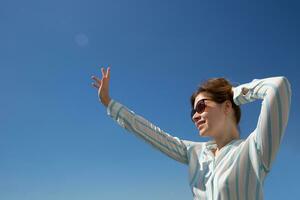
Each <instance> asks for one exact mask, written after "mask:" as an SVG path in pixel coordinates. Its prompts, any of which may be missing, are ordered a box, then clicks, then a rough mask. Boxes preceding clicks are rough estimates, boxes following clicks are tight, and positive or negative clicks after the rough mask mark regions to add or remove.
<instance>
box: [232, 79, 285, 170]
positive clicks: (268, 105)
mask: <svg viewBox="0 0 300 200" xmlns="http://www.w3.org/2000/svg"><path fill="white" fill-rule="evenodd" d="M233 92H234V97H233V98H234V102H235V103H236V104H237V105H241V104H244V103H248V102H252V101H254V100H256V99H262V100H263V101H262V105H261V111H260V114H259V118H258V122H257V126H256V129H255V131H254V132H253V134H255V135H254V136H253V139H254V140H255V144H256V148H257V152H258V153H259V156H260V157H261V161H262V164H263V167H264V170H265V172H269V170H270V167H271V164H272V162H273V160H274V159H275V156H276V153H277V151H278V149H279V145H280V143H281V140H282V137H283V134H284V131H285V128H286V126H287V122H288V117H289V110H290V104H291V86H290V83H289V81H288V80H287V78H285V77H283V76H279V77H270V78H264V79H254V80H253V81H252V82H250V83H246V84H242V85H239V86H238V87H235V88H234V89H233Z"/></svg>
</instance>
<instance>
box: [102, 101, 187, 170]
mask: <svg viewBox="0 0 300 200" xmlns="http://www.w3.org/2000/svg"><path fill="white" fill-rule="evenodd" d="M107 114H108V115H109V116H110V117H112V118H113V119H114V120H116V121H117V122H118V124H119V125H120V126H121V127H123V128H125V129H126V130H128V131H129V132H131V133H134V134H135V135H136V136H138V137H139V138H141V139H142V140H144V141H145V142H147V143H149V144H151V145H152V146H153V147H154V148H156V149H158V150H159V151H161V152H163V153H165V154H166V155H167V156H169V157H171V158H173V159H175V160H177V161H179V162H181V163H184V164H187V163H188V157H187V145H188V143H187V141H185V140H180V139H179V138H177V137H173V136H171V135H170V134H168V133H166V132H164V131H163V130H161V129H160V128H159V127H157V126H155V125H154V124H152V123H151V122H149V121H148V120H146V119H145V118H143V117H142V116H140V115H137V114H135V113H134V112H133V111H132V110H130V109H128V108H127V107H126V106H124V105H122V104H121V103H120V102H117V101H116V100H114V99H111V101H110V102H109V105H108V107H107Z"/></svg>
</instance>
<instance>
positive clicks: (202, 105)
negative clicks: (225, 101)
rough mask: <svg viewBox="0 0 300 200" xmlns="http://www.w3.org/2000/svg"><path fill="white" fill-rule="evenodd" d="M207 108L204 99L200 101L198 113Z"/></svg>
mask: <svg viewBox="0 0 300 200" xmlns="http://www.w3.org/2000/svg"><path fill="white" fill-rule="evenodd" d="M204 110H205V103H204V101H200V102H199V103H198V104H197V106H196V111H197V113H202V112H203V111H204Z"/></svg>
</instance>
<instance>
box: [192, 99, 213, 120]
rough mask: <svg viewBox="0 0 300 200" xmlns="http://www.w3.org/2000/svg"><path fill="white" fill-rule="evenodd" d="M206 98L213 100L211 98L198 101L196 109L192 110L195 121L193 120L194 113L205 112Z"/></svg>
mask: <svg viewBox="0 0 300 200" xmlns="http://www.w3.org/2000/svg"><path fill="white" fill-rule="evenodd" d="M205 100H211V99H201V100H200V101H198V103H197V105H196V109H192V111H191V118H192V121H194V120H193V116H194V114H195V113H196V112H197V113H199V114H201V113H203V112H204V110H205V107H206V105H205Z"/></svg>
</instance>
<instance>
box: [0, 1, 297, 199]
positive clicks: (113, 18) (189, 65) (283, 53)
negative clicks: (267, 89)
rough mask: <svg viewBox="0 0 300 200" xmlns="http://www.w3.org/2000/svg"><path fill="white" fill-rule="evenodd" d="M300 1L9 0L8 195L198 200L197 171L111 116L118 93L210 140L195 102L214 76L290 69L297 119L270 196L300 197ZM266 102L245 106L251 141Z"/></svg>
mask: <svg viewBox="0 0 300 200" xmlns="http://www.w3.org/2000/svg"><path fill="white" fill-rule="evenodd" d="M299 9H300V3H299V1H296V0H295V1H288V0H287V1H271V0H268V1H261V0H253V1H238V0H235V1H233V0H227V1H218V2H216V1H201V0H186V1H178V0H173V1H166V0H128V1H122V0H106V1H101V0H100V1H96V0H93V1H83V0H75V1H74V0H72V1H71V0H52V1H50V0H49V1H38V0H35V1H33V0H28V1H15V0H11V1H8V0H0V24H1V29H0V91H1V98H0V106H1V111H0V120H1V121H0V199H1V200H20V199H22V200H40V199H43V200H65V199H72V200H83V199H85V200H96V199H97V200H98V199H105V200H116V199H120V198H122V199H131V200H141V199H142V200H148V199H149V200H150V199H151V200H152V199H157V200H165V199H173V200H182V199H192V193H191V191H190V188H189V184H188V168H187V166H185V165H182V164H181V163H178V162H176V161H174V160H172V159H170V158H169V157H167V156H165V155H163V154H162V153H161V152H159V151H157V150H155V149H154V148H152V147H151V146H150V145H148V144H147V143H145V142H143V141H142V140H140V139H139V138H136V137H135V136H134V135H132V134H130V133H129V132H127V131H126V130H125V129H122V128H121V127H120V126H118V124H117V123H116V122H115V121H113V120H112V119H111V118H110V117H108V115H107V113H106V109H105V107H104V106H102V104H100V102H99V101H98V99H97V91H96V90H95V88H94V87H92V85H91V83H92V82H93V81H92V79H91V78H90V77H91V76H92V75H97V76H98V77H100V76H101V71H100V67H101V65H104V66H105V67H107V65H108V64H111V82H110V95H111V97H112V98H114V99H116V100H118V101H119V102H121V103H123V104H124V105H125V106H127V107H128V108H130V109H132V110H133V111H134V112H135V113H136V114H139V115H141V116H143V117H145V118H146V119H148V120H149V121H151V122H152V123H154V124H155V125H157V126H159V127H160V128H161V129H163V130H164V131H166V132H168V133H170V134H171V135H173V136H176V137H179V138H182V139H187V140H194V141H207V139H208V138H200V136H198V131H197V129H196V127H195V126H194V125H193V124H192V122H191V120H190V105H189V98H190V95H191V94H192V92H193V91H194V90H195V89H196V87H197V85H198V84H199V83H200V82H201V81H202V80H204V79H207V78H211V77H226V78H228V79H229V80H230V81H232V82H233V83H236V84H242V83H246V82H250V81H251V80H252V79H259V78H266V77H271V76H286V77H287V78H288V79H289V81H290V83H291V86H292V92H293V93H292V107H291V113H290V117H289V124H288V127H287V129H286V132H285V136H284V139H283V141H282V144H281V147H280V149H279V152H278V154H277V157H276V160H275V162H274V164H273V166H272V170H271V172H270V173H269V175H268V176H267V179H266V181H265V190H264V192H265V199H272V200H277V199H286V198H287V197H288V198H289V199H297V198H300V192H299V179H300V173H299V171H298V170H299V168H300V155H299V150H300V148H299V146H300V145H299V141H300V140H299V139H300V136H299V135H300V133H299V119H298V117H299V114H298V113H299V112H300V110H299V105H298V102H299V100H300V99H299V93H298V92H297V91H299V90H300V81H299V75H300V73H299V69H298V68H299V66H300V59H299V58H300V50H299V46H300V37H299V35H300V21H299V19H300V14H299ZM260 104H261V101H255V102H253V103H249V104H245V105H243V106H242V112H243V114H242V120H241V124H240V127H241V136H242V137H243V138H245V137H247V135H248V134H249V133H250V132H251V131H252V130H253V129H254V128H255V126H256V122H257V119H258V114H259V111H260Z"/></svg>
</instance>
